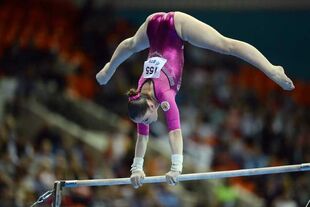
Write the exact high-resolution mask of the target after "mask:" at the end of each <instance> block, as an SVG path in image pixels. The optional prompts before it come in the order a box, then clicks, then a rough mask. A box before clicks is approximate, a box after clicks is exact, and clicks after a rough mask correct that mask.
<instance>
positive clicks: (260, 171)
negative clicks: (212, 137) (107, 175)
mask: <svg viewBox="0 0 310 207" xmlns="http://www.w3.org/2000/svg"><path fill="white" fill-rule="evenodd" d="M298 171H310V163H304V164H298V165H283V166H278V167H263V168H252V169H243V170H228V171H217V172H207V173H192V174H183V175H180V176H179V177H178V181H190V180H208V179H219V178H229V177H240V176H254V175H265V174H276V173H288V172H298ZM56 182H60V183H61V186H62V187H66V188H74V187H81V186H111V185H128V184H131V182H130V178H113V179H92V180H63V181H56ZM163 182H166V177H165V176H150V177H145V178H144V180H143V181H142V183H163Z"/></svg>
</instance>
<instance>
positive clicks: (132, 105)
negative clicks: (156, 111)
mask: <svg viewBox="0 0 310 207" xmlns="http://www.w3.org/2000/svg"><path fill="white" fill-rule="evenodd" d="M127 96H128V116H129V117H130V118H131V119H135V118H137V117H141V116H144V114H145V113H146V111H147V109H148V107H149V106H148V104H147V102H146V100H147V99H150V97H148V96H147V95H145V94H139V92H138V91H137V90H136V89H133V88H132V89H130V90H129V91H128V92H127Z"/></svg>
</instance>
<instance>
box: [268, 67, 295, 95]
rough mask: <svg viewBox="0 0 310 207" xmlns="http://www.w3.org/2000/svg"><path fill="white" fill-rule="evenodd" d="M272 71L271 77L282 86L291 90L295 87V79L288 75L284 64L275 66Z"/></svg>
mask: <svg viewBox="0 0 310 207" xmlns="http://www.w3.org/2000/svg"><path fill="white" fill-rule="evenodd" d="M272 72H273V73H272V74H270V75H269V77H270V78H271V79H272V80H273V81H274V82H276V83H277V84H278V85H279V86H281V88H283V90H287V91H291V90H293V89H294V88H295V86H294V84H293V81H292V80H291V79H289V78H288V77H287V76H286V74H285V73H284V69H283V67H282V66H273V70H272Z"/></svg>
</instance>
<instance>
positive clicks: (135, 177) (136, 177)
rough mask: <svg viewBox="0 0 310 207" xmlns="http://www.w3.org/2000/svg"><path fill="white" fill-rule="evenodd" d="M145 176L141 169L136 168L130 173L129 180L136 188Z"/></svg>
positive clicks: (140, 184)
mask: <svg viewBox="0 0 310 207" xmlns="http://www.w3.org/2000/svg"><path fill="white" fill-rule="evenodd" d="M144 178H145V173H144V172H143V171H142V170H137V171H134V172H132V173H131V176H130V181H131V184H132V186H133V187H134V188H135V189H137V188H139V187H141V186H142V180H143V179H144Z"/></svg>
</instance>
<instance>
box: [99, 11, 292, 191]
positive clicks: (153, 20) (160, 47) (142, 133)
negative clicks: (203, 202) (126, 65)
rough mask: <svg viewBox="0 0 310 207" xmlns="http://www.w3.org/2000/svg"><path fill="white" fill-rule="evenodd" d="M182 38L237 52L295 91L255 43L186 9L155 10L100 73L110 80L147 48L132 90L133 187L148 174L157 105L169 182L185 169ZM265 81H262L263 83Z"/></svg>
mask: <svg viewBox="0 0 310 207" xmlns="http://www.w3.org/2000/svg"><path fill="white" fill-rule="evenodd" d="M184 41H187V42H189V43H190V44H192V45H194V46H197V47H201V48H205V49H209V50H212V51H215V52H218V53H222V54H227V55H233V56H236V57H238V58H241V59H243V60H245V61H247V62H248V63H250V64H252V65H253V66H255V67H256V68H258V69H259V70H261V71H262V72H263V73H264V74H266V75H267V76H268V77H269V78H270V79H271V80H273V81H274V82H276V83H277V84H278V85H280V86H281V87H282V88H283V89H284V90H293V89H294V85H293V82H292V81H291V80H290V79H289V78H288V77H287V76H286V75H285V73H284V70H283V68H282V67H281V66H275V65H273V64H271V63H270V62H269V61H268V60H267V59H266V58H265V57H264V56H263V55H262V54H261V53H260V52H259V51H258V50H257V49H256V48H255V47H253V46H252V45H250V44H248V43H245V42H242V41H238V40H234V39H231V38H227V37H224V36H223V35H221V34H220V33H219V32H217V31H216V30H215V29H213V28H212V27H211V26H209V25H207V24H205V23H203V22H201V21H199V20H197V19H196V18H194V17H192V16H190V15H188V14H185V13H182V12H169V13H163V12H160V13H154V14H152V15H150V16H149V17H148V18H147V19H146V21H145V22H144V23H143V24H142V25H141V26H140V28H139V29H138V31H137V32H136V34H135V35H134V36H133V37H130V38H128V39H125V40H124V41H122V42H121V43H120V44H119V45H118V47H117V48H116V50H115V52H114V54H113V55H112V57H111V60H110V62H108V63H107V64H106V65H105V66H104V67H103V68H102V69H101V70H100V71H99V72H98V73H97V75H96V79H97V81H98V82H99V83H100V84H101V85H105V84H107V82H108V81H109V80H110V79H111V77H112V75H113V74H114V72H115V70H116V68H117V67H118V66H119V65H120V64H121V63H122V62H124V61H125V60H126V59H127V58H129V57H130V56H131V55H132V54H134V53H137V52H139V51H142V50H144V49H146V48H149V54H148V59H147V60H146V61H145V62H144V67H143V73H142V75H141V77H140V79H139V82H138V88H137V89H136V90H135V89H130V91H129V92H128V96H129V97H128V111H129V117H130V119H131V120H132V121H134V122H135V123H137V141H136V146H135V157H134V159H133V164H132V166H131V177H130V179H131V182H132V185H133V187H134V188H138V187H140V186H141V185H142V180H143V178H144V177H145V174H144V171H143V161H144V155H145V151H146V146H147V142H148V136H149V124H151V123H152V122H154V121H156V120H157V109H158V108H159V106H160V107H161V108H162V109H163V111H164V114H165V119H166V122H167V127H168V130H169V143H170V148H171V151H172V155H171V163H172V164H171V169H170V171H169V172H168V173H167V174H166V179H167V183H168V184H170V185H175V184H176V183H177V178H178V176H179V175H180V174H181V172H182V167H183V140H182V133H181V127H180V117H179V111H178V106H177V104H176V102H175V96H176V94H177V92H178V90H179V88H180V85H181V78H182V70H183V61H184V58H183V48H184V45H183V43H184ZM262 84H263V83H262Z"/></svg>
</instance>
